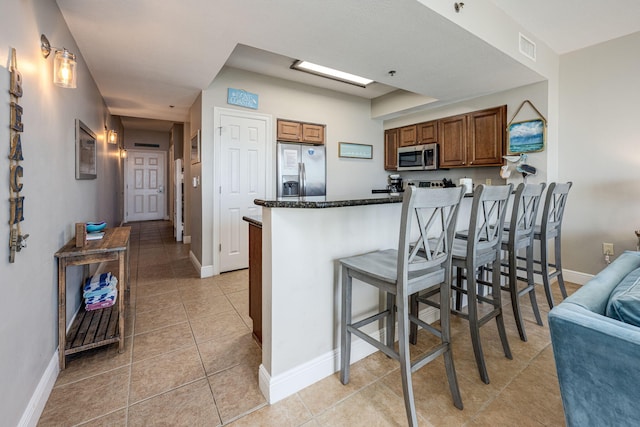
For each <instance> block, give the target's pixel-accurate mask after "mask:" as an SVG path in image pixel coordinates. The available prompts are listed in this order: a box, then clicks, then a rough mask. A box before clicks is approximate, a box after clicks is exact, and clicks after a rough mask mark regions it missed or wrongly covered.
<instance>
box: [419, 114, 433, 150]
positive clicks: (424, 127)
mask: <svg viewBox="0 0 640 427" xmlns="http://www.w3.org/2000/svg"><path fill="white" fill-rule="evenodd" d="M417 128H418V144H431V143H433V142H438V121H437V120H433V121H430V122H425V123H419V124H418V125H417Z"/></svg>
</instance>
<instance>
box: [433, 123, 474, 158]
mask: <svg viewBox="0 0 640 427" xmlns="http://www.w3.org/2000/svg"><path fill="white" fill-rule="evenodd" d="M438 131H439V137H438V144H439V145H440V147H439V149H440V167H443V168H451V167H464V166H466V161H467V159H466V145H467V115H466V114H462V115H459V116H452V117H447V118H444V119H441V120H439V122H438Z"/></svg>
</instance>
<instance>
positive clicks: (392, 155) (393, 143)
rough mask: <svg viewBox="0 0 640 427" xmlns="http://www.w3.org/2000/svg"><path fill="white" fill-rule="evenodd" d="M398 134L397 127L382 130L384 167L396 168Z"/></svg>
mask: <svg viewBox="0 0 640 427" xmlns="http://www.w3.org/2000/svg"><path fill="white" fill-rule="evenodd" d="M398 134H399V129H387V130H385V131H384V169H385V170H388V171H395V170H398Z"/></svg>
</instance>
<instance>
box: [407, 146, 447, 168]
mask: <svg viewBox="0 0 640 427" xmlns="http://www.w3.org/2000/svg"><path fill="white" fill-rule="evenodd" d="M435 169H438V144H435V143H434V144H424V145H412V146H409V147H399V148H398V170H399V171H424V170H435Z"/></svg>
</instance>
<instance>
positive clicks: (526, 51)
mask: <svg viewBox="0 0 640 427" xmlns="http://www.w3.org/2000/svg"><path fill="white" fill-rule="evenodd" d="M520 53H521V54H523V55H524V56H526V57H527V58H529V59H531V60H532V61H535V60H536V44H535V43H534V42H532V41H531V40H529V39H528V38H527V37H525V36H524V35H523V34H522V33H520Z"/></svg>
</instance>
